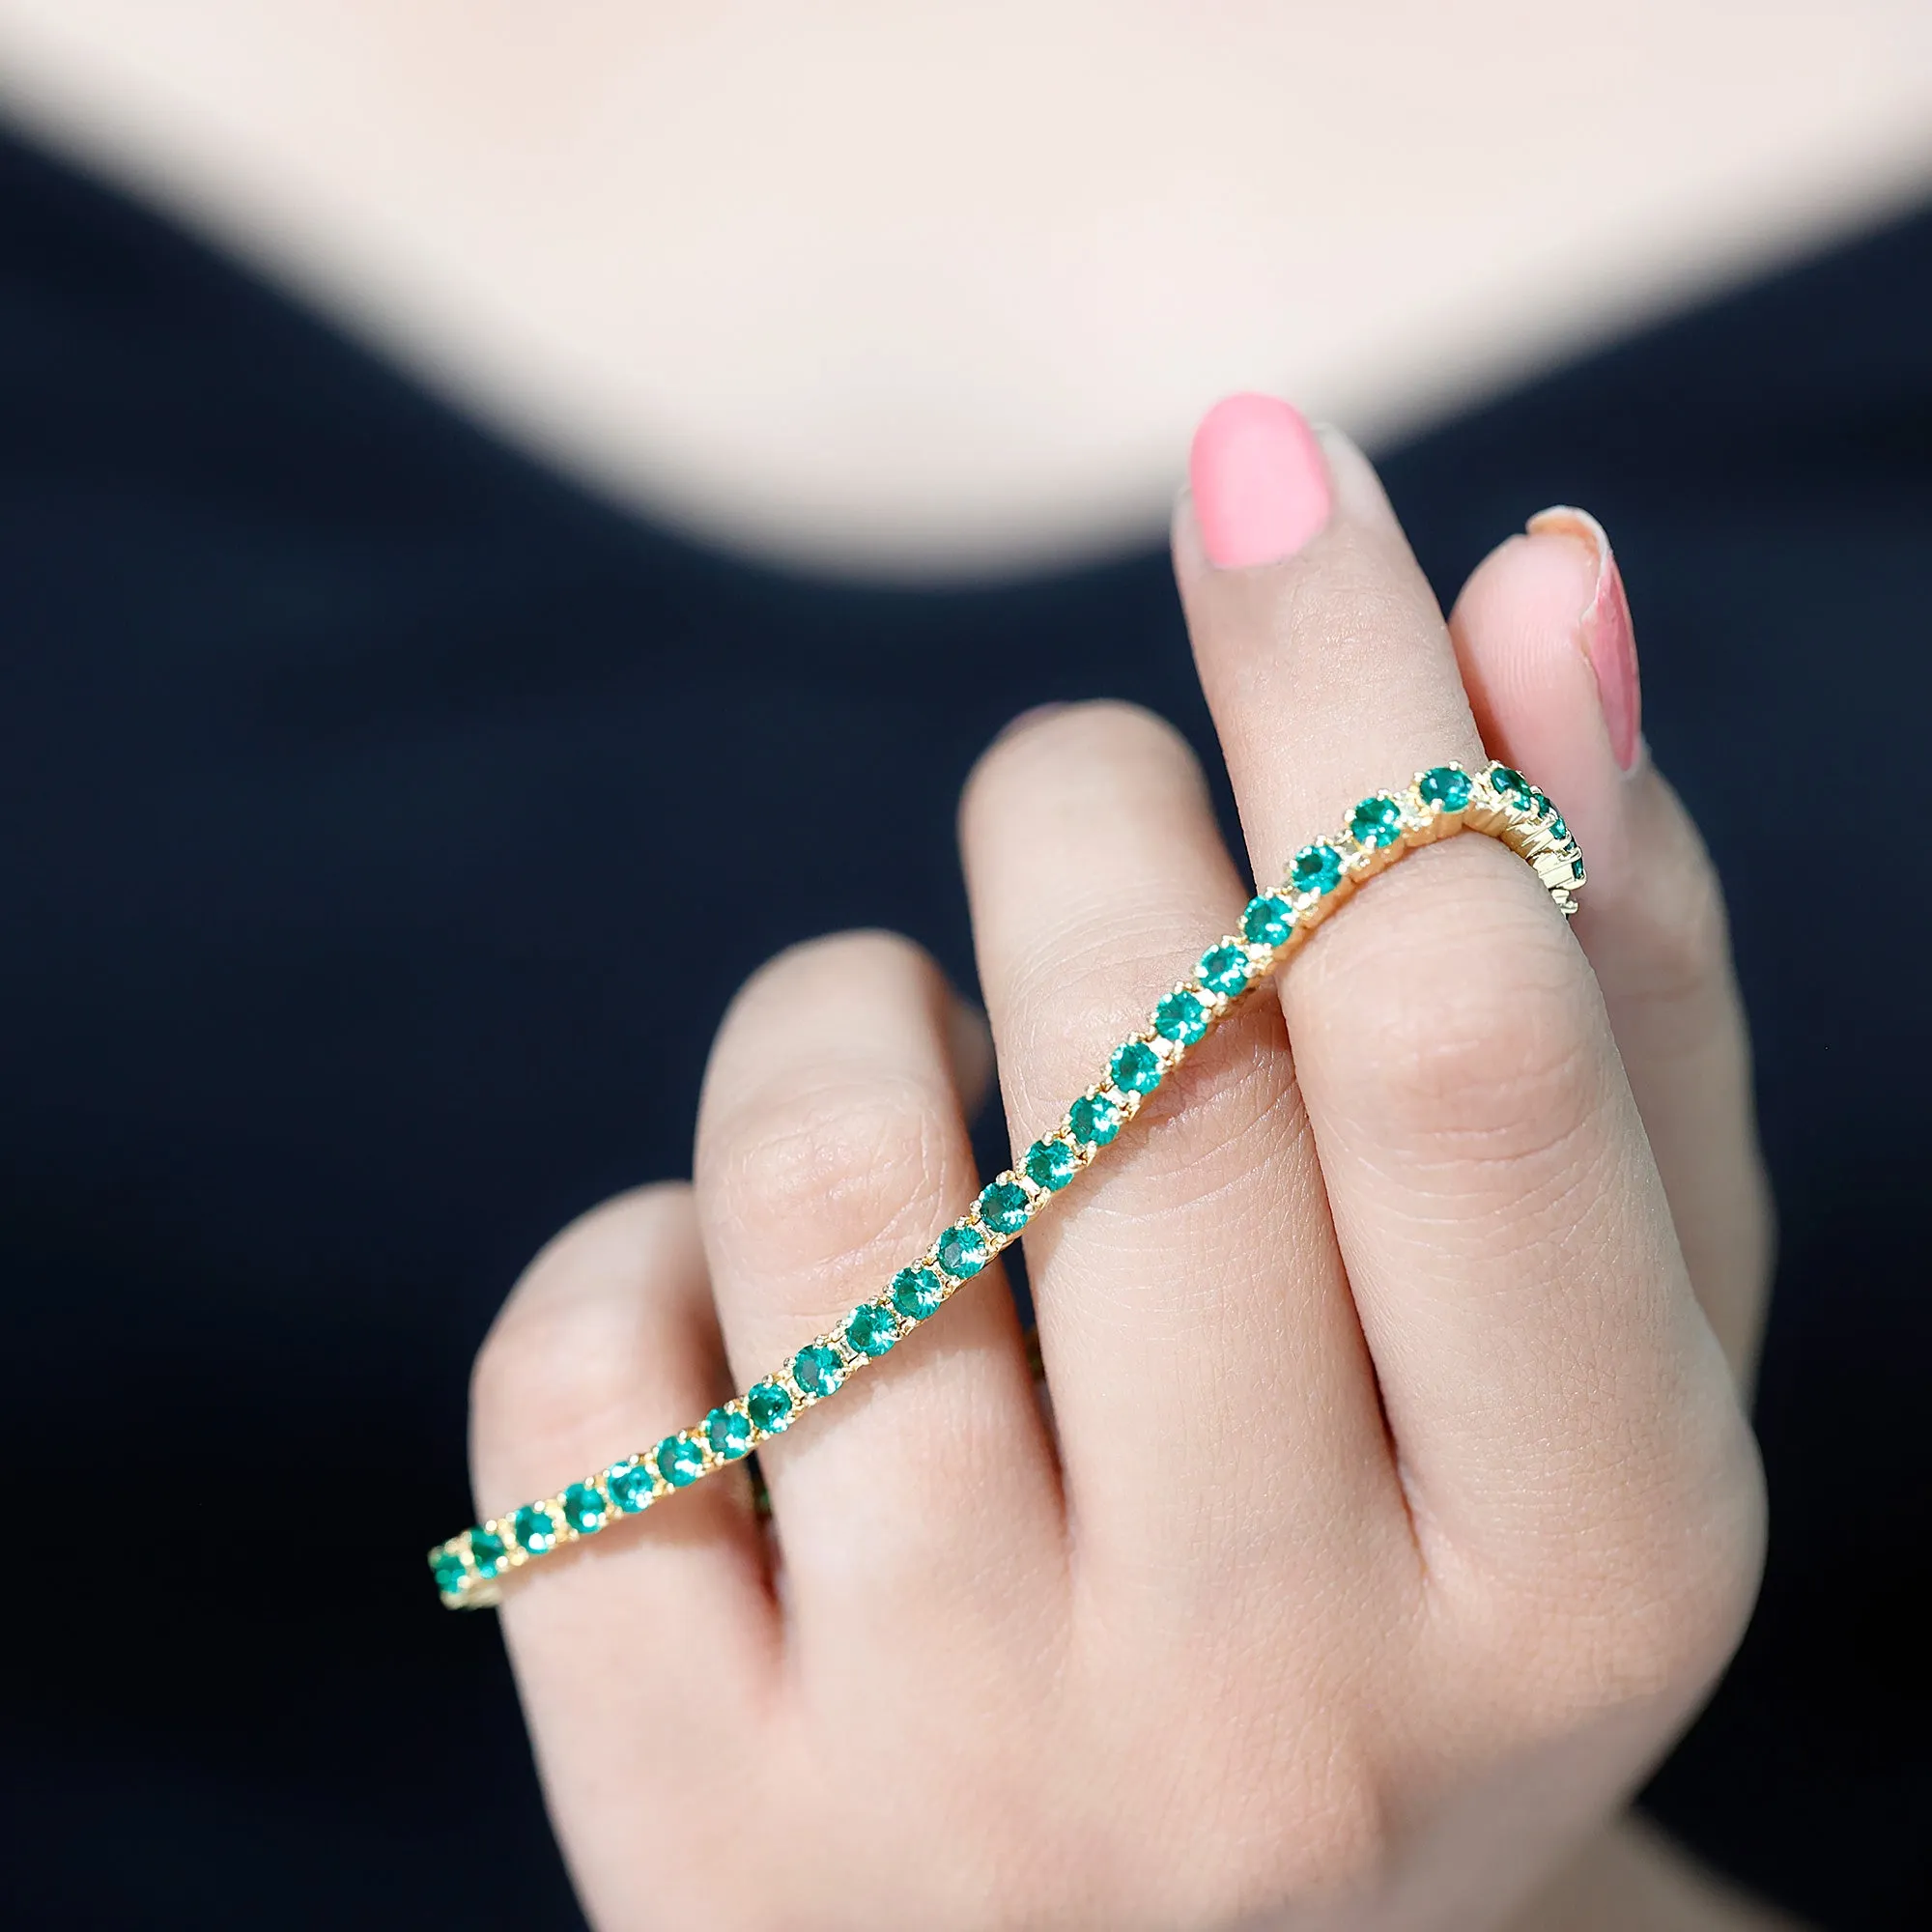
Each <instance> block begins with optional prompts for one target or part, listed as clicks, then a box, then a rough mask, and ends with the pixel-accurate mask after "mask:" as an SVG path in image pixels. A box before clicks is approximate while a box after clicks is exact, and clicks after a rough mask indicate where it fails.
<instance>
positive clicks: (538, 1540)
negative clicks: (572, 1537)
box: [511, 1503, 556, 1556]
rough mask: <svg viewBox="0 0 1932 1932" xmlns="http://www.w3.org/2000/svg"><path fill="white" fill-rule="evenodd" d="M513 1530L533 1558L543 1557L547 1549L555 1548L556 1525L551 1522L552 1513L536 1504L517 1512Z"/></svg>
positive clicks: (526, 1505) (512, 1525)
mask: <svg viewBox="0 0 1932 1932" xmlns="http://www.w3.org/2000/svg"><path fill="white" fill-rule="evenodd" d="M511 1528H512V1530H513V1531H514V1533H515V1535H516V1539H517V1541H518V1542H519V1543H520V1544H522V1545H523V1547H524V1548H526V1549H527V1550H528V1551H529V1552H530V1554H531V1555H532V1556H541V1555H542V1554H543V1553H544V1551H545V1550H546V1549H550V1548H554V1547H555V1544H556V1524H555V1523H554V1522H553V1521H552V1520H551V1514H550V1511H549V1510H547V1509H541V1508H539V1507H538V1506H537V1504H535V1503H526V1504H525V1505H524V1506H523V1508H522V1509H520V1510H519V1511H518V1512H517V1515H516V1520H515V1521H514V1522H513V1523H512V1524H511Z"/></svg>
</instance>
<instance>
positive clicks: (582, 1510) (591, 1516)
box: [563, 1483, 611, 1536]
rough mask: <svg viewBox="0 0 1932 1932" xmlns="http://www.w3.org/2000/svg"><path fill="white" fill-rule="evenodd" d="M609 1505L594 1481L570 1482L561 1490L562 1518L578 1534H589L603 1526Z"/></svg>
mask: <svg viewBox="0 0 1932 1932" xmlns="http://www.w3.org/2000/svg"><path fill="white" fill-rule="evenodd" d="M610 1514H611V1505H610V1504H609V1503H608V1502H607V1501H606V1500H605V1498H604V1492H603V1491H602V1490H600V1489H599V1488H598V1487H597V1485H596V1484H595V1483H572V1484H571V1486H570V1487H569V1489H567V1490H565V1491H564V1492H563V1520H564V1521H565V1522H567V1523H568V1524H569V1525H570V1526H571V1528H572V1529H574V1530H575V1531H576V1532H577V1533H578V1535H579V1536H590V1535H593V1534H594V1533H595V1532H596V1531H598V1530H600V1529H602V1528H603V1527H604V1519H605V1518H606V1517H607V1516H609V1515H610Z"/></svg>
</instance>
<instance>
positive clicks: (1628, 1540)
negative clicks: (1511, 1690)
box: [1497, 1422, 1764, 1736]
mask: <svg viewBox="0 0 1932 1932" xmlns="http://www.w3.org/2000/svg"><path fill="white" fill-rule="evenodd" d="M1736 1433H1737V1435H1740V1436H1746V1435H1747V1432H1746V1431H1745V1430H1744V1428H1743V1425H1742V1422H1740V1424H1739V1425H1738V1430H1737V1432H1736ZM1741 1446H1743V1448H1744V1455H1743V1456H1742V1457H1740V1456H1738V1455H1732V1456H1730V1457H1728V1458H1726V1459H1725V1461H1726V1463H1727V1465H1728V1466H1725V1467H1722V1468H1716V1469H1713V1470H1710V1471H1708V1472H1706V1474H1705V1475H1704V1476H1703V1477H1701V1478H1699V1479H1698V1480H1695V1481H1684V1480H1679V1481H1677V1482H1675V1483H1671V1482H1665V1481H1659V1482H1657V1483H1654V1484H1652V1485H1651V1486H1649V1487H1648V1488H1647V1489H1645V1488H1633V1489H1631V1490H1630V1491H1628V1492H1627V1493H1626V1497H1625V1501H1624V1506H1623V1508H1622V1509H1621V1510H1620V1511H1619V1512H1618V1513H1617V1515H1616V1516H1614V1517H1612V1518H1606V1519H1602V1520H1598V1521H1596V1522H1594V1523H1593V1524H1591V1525H1590V1527H1589V1529H1588V1530H1587V1531H1586V1532H1584V1533H1582V1534H1580V1535H1579V1536H1578V1537H1577V1539H1576V1540H1575V1541H1574V1542H1573V1544H1572V1546H1571V1548H1570V1549H1569V1550H1568V1551H1567V1553H1566V1555H1565V1557H1564V1558H1563V1560H1561V1561H1560V1562H1558V1563H1555V1564H1553V1565H1552V1566H1551V1567H1550V1570H1549V1571H1548V1574H1547V1575H1545V1576H1544V1577H1541V1578H1540V1579H1539V1580H1538V1581H1537V1582H1536V1583H1535V1584H1534V1585H1531V1586H1528V1587H1519V1588H1517V1589H1516V1590H1514V1591H1513V1592H1512V1593H1511V1598H1512V1602H1511V1608H1510V1613H1509V1614H1506V1615H1505V1616H1504V1618H1503V1619H1501V1623H1500V1629H1499V1634H1500V1635H1501V1637H1502V1647H1501V1650H1500V1652H1499V1655H1498V1659H1497V1662H1498V1667H1499V1668H1501V1669H1503V1670H1504V1671H1505V1672H1506V1681H1508V1682H1510V1683H1512V1684H1514V1685H1515V1686H1516V1687H1517V1690H1516V1693H1515V1694H1516V1695H1517V1696H1518V1698H1519V1699H1520V1708H1519V1711H1518V1714H1517V1715H1518V1717H1519V1719H1520V1720H1521V1724H1520V1727H1521V1728H1523V1729H1526V1730H1527V1731H1529V1732H1530V1733H1532V1734H1534V1735H1539V1736H1548V1735H1556V1734H1561V1733H1567V1732H1571V1731H1574V1730H1576V1729H1577V1728H1578V1727H1579V1726H1580V1725H1581V1724H1584V1723H1587V1722H1589V1721H1591V1720H1592V1719H1596V1718H1599V1717H1602V1716H1605V1715H1606V1714H1609V1713H1613V1712H1618V1711H1629V1710H1633V1709H1637V1710H1657V1711H1662V1712H1667V1713H1671V1714H1677V1713H1681V1712H1684V1711H1686V1710H1688V1709H1690V1707H1691V1706H1692V1705H1693V1704H1694V1703H1695V1702H1696V1700H1697V1699H1698V1698H1699V1697H1701V1696H1702V1694H1703V1693H1704V1692H1705V1691H1706V1690H1708V1689H1709V1688H1710V1686H1711V1685H1712V1684H1713V1683H1714V1682H1715V1681H1716V1680H1717V1677H1718V1675H1719V1672H1720V1671H1721V1670H1722V1669H1723V1667H1724V1665H1725V1664H1726V1663H1727V1662H1729V1660H1730V1658H1731V1656H1732V1654H1733V1653H1734V1652H1735V1650H1736V1649H1737V1646H1738V1643H1739V1641H1740V1640H1741V1638H1742V1637H1743V1635H1744V1632H1745V1627H1746V1625H1747V1623H1748V1622H1749V1619H1750V1613H1751V1608H1752V1605H1753V1604H1754V1603H1755V1601H1756V1596H1757V1585H1758V1578H1759V1575H1760V1573H1761V1570H1762V1565H1763V1554H1764V1506H1763V1491H1762V1485H1761V1481H1760V1480H1759V1479H1758V1477H1757V1474H1756V1470H1755V1460H1754V1456H1752V1455H1751V1454H1750V1452H1749V1451H1748V1448H1747V1443H1746V1444H1745V1445H1741ZM1526 1660H1527V1661H1529V1663H1528V1667H1526V1668H1525V1667H1524V1664H1525V1661H1526Z"/></svg>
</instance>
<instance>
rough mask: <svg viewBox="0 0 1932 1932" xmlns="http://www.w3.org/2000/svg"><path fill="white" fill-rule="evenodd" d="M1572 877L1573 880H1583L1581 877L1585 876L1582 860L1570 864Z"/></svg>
mask: <svg viewBox="0 0 1932 1932" xmlns="http://www.w3.org/2000/svg"><path fill="white" fill-rule="evenodd" d="M1570 876H1571V877H1572V878H1573V879H1580V878H1581V877H1582V876H1583V862H1582V860H1580V859H1573V860H1572V861H1571V863H1570Z"/></svg>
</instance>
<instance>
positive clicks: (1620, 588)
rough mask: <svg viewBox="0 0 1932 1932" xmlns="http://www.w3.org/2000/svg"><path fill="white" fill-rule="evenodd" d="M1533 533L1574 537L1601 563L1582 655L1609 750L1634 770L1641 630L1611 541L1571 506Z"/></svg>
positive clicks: (1545, 518)
mask: <svg viewBox="0 0 1932 1932" xmlns="http://www.w3.org/2000/svg"><path fill="white" fill-rule="evenodd" d="M1528 528H1529V533H1530V535H1531V536H1544V535H1549V536H1566V537H1574V538H1576V540H1577V542H1578V543H1580V544H1584V545H1587V546H1588V548H1589V550H1590V552H1591V554H1593V555H1594V556H1595V558H1596V560H1597V588H1596V594H1595V595H1594V596H1593V597H1592V598H1591V600H1590V607H1589V609H1588V610H1586V611H1584V612H1583V615H1582V619H1581V622H1580V629H1581V633H1582V639H1583V652H1584V655H1585V656H1586V657H1588V659H1589V660H1590V668H1591V669H1592V670H1593V671H1594V672H1595V673H1596V675H1597V699H1598V702H1599V703H1601V704H1602V705H1603V707H1604V724H1605V727H1606V728H1607V729H1608V731H1609V734H1610V751H1611V753H1613V754H1614V755H1615V757H1616V761H1617V764H1618V766H1619V767H1620V768H1621V769H1622V770H1624V771H1629V770H1630V769H1631V767H1632V766H1633V765H1634V764H1635V763H1636V760H1637V750H1638V746H1639V744H1640V742H1641V739H1640V732H1641V729H1642V725H1643V694H1642V689H1641V687H1640V686H1639V684H1638V682H1637V673H1636V631H1635V628H1634V626H1633V625H1632V623H1631V611H1630V599H1629V597H1628V596H1626V595H1625V593H1624V578H1623V572H1622V571H1620V570H1619V569H1618V568H1617V559H1616V556H1615V554H1613V553H1612V551H1611V549H1610V539H1609V537H1608V536H1607V534H1605V529H1604V526H1603V525H1602V524H1600V523H1598V521H1597V520H1596V518H1595V517H1593V516H1591V515H1590V513H1589V512H1588V511H1587V510H1577V509H1573V508H1572V507H1571V506H1570V505H1569V504H1568V503H1558V504H1557V505H1555V506H1554V507H1553V508H1551V509H1548V510H1541V511H1539V512H1538V513H1537V514H1536V515H1535V516H1533V517H1532V518H1530V520H1529V526H1528Z"/></svg>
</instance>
